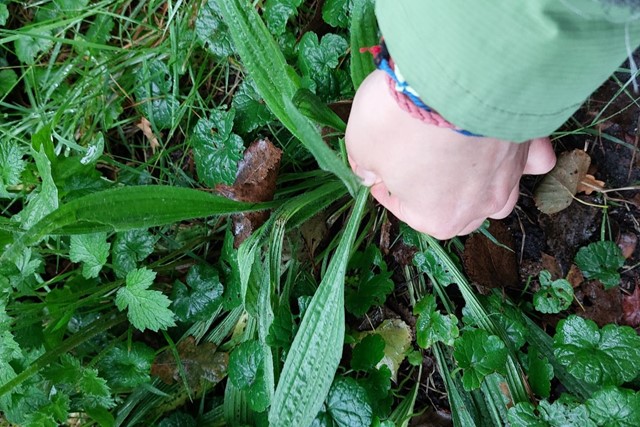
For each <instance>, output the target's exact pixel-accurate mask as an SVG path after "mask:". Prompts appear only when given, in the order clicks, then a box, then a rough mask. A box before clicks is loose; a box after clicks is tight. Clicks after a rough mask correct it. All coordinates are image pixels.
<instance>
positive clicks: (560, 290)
mask: <svg viewBox="0 0 640 427" xmlns="http://www.w3.org/2000/svg"><path fill="white" fill-rule="evenodd" d="M539 280H540V289H539V290H538V291H537V292H536V293H535V294H534V295H533V305H534V307H535V308H536V310H538V311H539V312H541V313H554V314H555V313H559V312H560V311H562V310H566V309H567V308H569V306H570V305H571V301H573V287H572V286H571V283H569V282H568V281H566V280H565V279H558V280H551V273H549V272H548V271H547V270H543V271H541V272H540V276H539Z"/></svg>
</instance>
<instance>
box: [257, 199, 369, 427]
mask: <svg viewBox="0 0 640 427" xmlns="http://www.w3.org/2000/svg"><path fill="white" fill-rule="evenodd" d="M367 195H368V191H367V190H366V189H364V188H363V189H361V190H360V192H359V193H358V196H357V199H356V203H355V205H354V208H353V211H352V213H351V218H350V219H349V222H348V223H347V226H346V228H345V230H344V234H343V235H342V238H341V239H340V243H339V244H338V248H337V249H336V252H335V254H334V256H333V258H332V259H331V262H330V263H329V268H328V269H327V272H326V274H325V276H324V277H323V279H322V282H321V283H320V286H319V288H318V291H317V292H316V294H315V295H314V296H313V299H312V300H311V302H310V304H309V307H308V308H307V311H306V313H305V315H304V318H303V319H302V323H301V324H300V329H299V330H298V333H297V334H296V336H295V338H294V340H293V344H292V346H291V350H290V351H289V354H288V356H287V360H286V361H285V364H284V368H283V370H282V374H281V377H280V381H279V382H278V386H277V388H276V394H275V396H274V399H273V404H272V407H271V410H270V412H269V422H270V425H275V426H307V425H309V424H311V422H312V421H313V419H314V418H315V416H316V414H317V413H318V410H319V409H320V407H321V406H322V403H323V402H324V399H325V396H326V395H327V392H328V391H329V387H330V386H331V382H332V381H333V377H334V375H335V372H336V369H337V368H338V364H339V363H340V357H341V355H342V344H343V340H344V279H345V273H346V269H347V263H348V261H349V255H350V252H351V247H352V245H353V242H354V240H355V238H356V234H357V231H358V226H359V225H360V220H361V219H362V215H363V213H364V208H365V203H366V201H367Z"/></svg>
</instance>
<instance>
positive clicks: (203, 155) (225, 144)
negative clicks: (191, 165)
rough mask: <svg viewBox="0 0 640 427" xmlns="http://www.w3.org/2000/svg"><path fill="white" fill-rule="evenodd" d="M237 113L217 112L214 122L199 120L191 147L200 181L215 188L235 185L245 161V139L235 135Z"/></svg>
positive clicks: (231, 111) (194, 130) (213, 117)
mask: <svg viewBox="0 0 640 427" xmlns="http://www.w3.org/2000/svg"><path fill="white" fill-rule="evenodd" d="M234 115H235V112H234V110H233V109H232V110H230V111H228V112H225V111H221V110H214V112H212V116H211V120H209V119H205V118H202V119H200V120H198V123H197V124H196V126H195V128H194V129H193V132H192V134H191V137H190V138H189V143H190V144H191V147H193V151H194V157H195V162H196V170H197V172H198V177H199V178H200V180H201V181H203V182H204V183H205V184H206V185H208V186H209V187H211V188H214V187H215V186H216V185H217V184H227V185H232V184H233V181H235V179H236V174H237V172H238V162H239V161H240V160H242V152H243V150H244V144H243V142H242V138H240V137H239V136H238V135H236V134H235V133H232V132H231V129H232V127H233V118H234Z"/></svg>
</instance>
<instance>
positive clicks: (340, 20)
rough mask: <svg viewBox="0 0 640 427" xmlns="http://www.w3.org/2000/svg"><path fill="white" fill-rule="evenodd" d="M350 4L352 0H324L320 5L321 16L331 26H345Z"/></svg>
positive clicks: (347, 23)
mask: <svg viewBox="0 0 640 427" xmlns="http://www.w3.org/2000/svg"><path fill="white" fill-rule="evenodd" d="M352 5H353V0H326V2H325V3H324V6H323V7H322V18H323V19H324V21H325V22H326V23H327V24H329V25H331V26H332V27H339V28H347V27H348V26H349V12H350V11H351V7H352Z"/></svg>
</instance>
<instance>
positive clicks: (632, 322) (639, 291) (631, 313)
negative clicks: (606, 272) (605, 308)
mask: <svg viewBox="0 0 640 427" xmlns="http://www.w3.org/2000/svg"><path fill="white" fill-rule="evenodd" d="M622 313H623V319H624V322H625V323H626V324H627V325H629V326H633V327H637V326H640V283H639V282H638V281H636V288H635V290H634V291H633V293H632V294H630V295H624V296H623V297H622Z"/></svg>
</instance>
